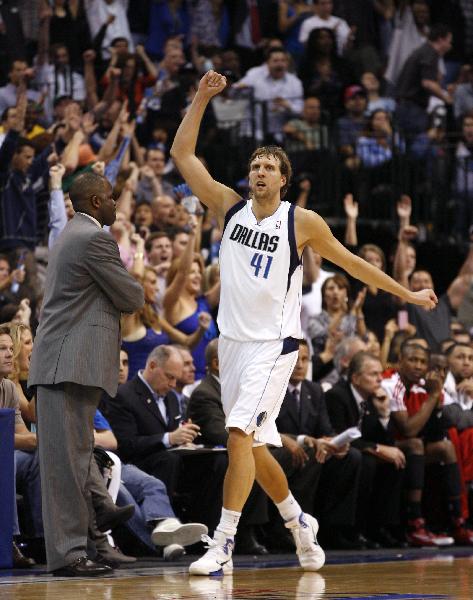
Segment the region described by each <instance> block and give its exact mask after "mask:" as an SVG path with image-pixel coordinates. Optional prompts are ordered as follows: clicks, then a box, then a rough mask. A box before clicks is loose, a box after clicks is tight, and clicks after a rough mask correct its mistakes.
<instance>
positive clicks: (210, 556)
mask: <svg viewBox="0 0 473 600" xmlns="http://www.w3.org/2000/svg"><path fill="white" fill-rule="evenodd" d="M202 541H203V542H204V543H205V544H206V546H205V547H206V548H207V552H206V553H205V554H204V556H202V557H201V558H199V560H196V561H195V562H193V563H191V564H190V565H189V573H190V574H191V575H225V574H227V573H231V572H232V571H233V561H232V553H233V547H234V545H235V542H234V539H233V536H227V535H225V533H223V532H221V531H215V533H214V539H212V538H210V537H209V536H208V535H203V536H202Z"/></svg>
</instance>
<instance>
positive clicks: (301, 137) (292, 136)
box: [283, 96, 328, 154]
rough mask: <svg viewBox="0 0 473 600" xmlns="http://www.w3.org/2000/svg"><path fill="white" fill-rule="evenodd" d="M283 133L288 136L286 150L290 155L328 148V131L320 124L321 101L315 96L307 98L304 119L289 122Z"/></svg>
mask: <svg viewBox="0 0 473 600" xmlns="http://www.w3.org/2000/svg"><path fill="white" fill-rule="evenodd" d="M283 131H284V133H285V134H286V143H285V144H284V148H285V149H286V152H288V153H289V154H292V153H295V152H306V151H313V150H320V149H321V148H327V147H328V130H327V127H326V126H324V125H321V124H320V100H319V99H318V98H316V97H315V96H312V97H309V98H306V99H305V100H304V108H303V109H302V118H300V119H291V120H290V121H288V122H287V123H286V124H285V125H284V127H283Z"/></svg>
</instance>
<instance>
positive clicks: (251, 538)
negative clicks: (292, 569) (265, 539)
mask: <svg viewBox="0 0 473 600" xmlns="http://www.w3.org/2000/svg"><path fill="white" fill-rule="evenodd" d="M235 554H252V555H255V554H256V555H258V556H263V555H264V554H269V552H268V550H267V548H266V547H265V546H263V545H262V544H260V543H259V542H258V540H257V539H256V537H255V534H254V532H253V529H252V528H245V529H243V530H242V531H241V532H240V531H239V532H238V533H237V534H236V537H235Z"/></svg>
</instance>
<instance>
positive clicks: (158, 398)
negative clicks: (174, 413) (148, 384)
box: [154, 394, 168, 423]
mask: <svg viewBox="0 0 473 600" xmlns="http://www.w3.org/2000/svg"><path fill="white" fill-rule="evenodd" d="M154 401H155V402H156V406H157V407H158V410H159V412H160V413H161V416H162V417H163V420H164V422H165V423H167V422H168V414H167V410H166V404H165V402H164V398H163V397H162V396H158V394H154Z"/></svg>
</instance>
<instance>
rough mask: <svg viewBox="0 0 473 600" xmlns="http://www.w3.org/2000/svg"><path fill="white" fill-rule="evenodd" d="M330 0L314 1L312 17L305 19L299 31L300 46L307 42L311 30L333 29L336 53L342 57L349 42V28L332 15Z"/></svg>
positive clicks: (341, 20) (344, 22)
mask: <svg viewBox="0 0 473 600" xmlns="http://www.w3.org/2000/svg"><path fill="white" fill-rule="evenodd" d="M332 10H333V2H332V0H315V1H314V13H315V14H314V16H313V17H309V18H308V19H306V20H305V21H304V22H303V23H302V25H301V28H300V31H299V41H300V42H301V43H302V44H305V42H307V39H308V37H309V34H310V32H311V31H312V30H313V29H318V28H320V27H324V28H326V29H333V30H334V32H335V35H336V37H337V51H338V54H339V55H340V56H342V55H343V53H344V51H345V49H346V47H347V45H348V43H349V41H350V27H349V26H348V23H347V22H346V21H344V20H343V19H340V18H339V17H335V16H334V15H333V14H332Z"/></svg>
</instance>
